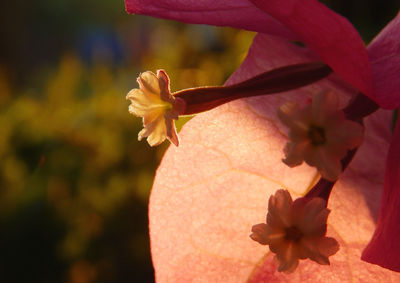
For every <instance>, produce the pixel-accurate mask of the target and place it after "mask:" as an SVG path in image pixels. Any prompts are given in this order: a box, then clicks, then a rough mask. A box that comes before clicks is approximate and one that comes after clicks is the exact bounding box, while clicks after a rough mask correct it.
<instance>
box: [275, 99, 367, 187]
mask: <svg viewBox="0 0 400 283" xmlns="http://www.w3.org/2000/svg"><path fill="white" fill-rule="evenodd" d="M338 105H339V100H338V98H337V96H336V95H335V94H334V93H332V92H325V93H323V92H320V93H319V94H317V95H316V96H315V97H314V99H313V100H312V103H311V104H309V105H307V106H305V107H304V108H302V109H299V107H298V106H297V105H296V104H295V103H286V104H284V105H283V106H281V107H280V108H279V110H278V117H279V119H280V120H281V121H282V122H283V123H284V124H285V125H286V126H288V127H289V142H288V143H287V144H286V147H285V154H286V158H285V159H284V160H283V162H284V163H286V164H287V165H289V166H290V167H294V166H298V165H300V164H301V163H303V161H305V162H306V163H307V164H308V165H310V166H314V167H316V168H317V169H318V171H319V172H320V174H321V175H322V177H323V178H325V179H327V180H330V181H334V180H336V179H337V178H338V177H339V174H340V173H341V171H342V165H341V163H340V161H341V159H342V158H343V157H344V156H345V155H346V153H347V151H348V150H349V149H353V148H355V147H358V146H360V145H361V143H362V137H363V127H362V126H361V125H360V124H358V123H356V122H353V121H349V120H346V119H345V116H344V113H343V111H341V110H338Z"/></svg>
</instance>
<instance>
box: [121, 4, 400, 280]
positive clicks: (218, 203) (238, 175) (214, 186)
mask: <svg viewBox="0 0 400 283" xmlns="http://www.w3.org/2000/svg"><path fill="white" fill-rule="evenodd" d="M232 2H234V3H233V4H232ZM300 3H301V4H300ZM126 6H127V10H128V12H131V13H144V14H149V15H152V16H157V17H163V18H169V19H176V20H181V21H184V22H190V23H205V24H212V25H221V26H233V27H237V28H245V29H249V30H254V31H258V32H261V33H266V34H259V35H257V36H256V38H255V40H254V42H253V45H252V47H251V49H250V51H249V55H248V57H247V58H246V60H245V62H244V63H243V64H242V66H241V67H240V68H239V69H238V70H237V71H236V72H235V74H234V75H233V76H232V77H231V78H230V79H229V80H228V82H227V83H228V84H229V83H235V82H240V81H243V80H245V79H248V78H250V77H252V76H254V75H257V74H259V73H261V72H264V71H266V70H269V69H273V68H277V67H280V66H284V65H289V64H294V63H303V62H309V61H314V60H318V59H320V60H321V59H322V60H324V61H325V62H326V63H327V64H329V65H330V66H331V67H332V68H333V69H334V71H335V72H336V74H334V75H332V76H330V77H329V78H328V79H325V80H323V81H321V82H320V83H318V84H313V85H311V86H308V87H304V88H301V89H299V90H297V91H291V92H287V93H283V94H279V95H273V96H268V97H258V98H249V99H243V100H240V101H236V102H232V103H229V104H226V105H223V106H221V107H219V108H217V109H214V110H212V111H210V112H207V113H203V114H200V115H198V116H197V117H195V118H194V119H192V120H191V121H190V122H189V123H187V125H185V127H184V129H183V130H182V131H181V134H180V136H181V147H180V148H172V147H170V148H169V150H168V151H167V153H166V155H165V157H164V159H163V161H162V163H161V165H160V168H159V169H158V171H157V176H156V179H155V183H154V187H153V191H152V195H151V200H150V235H151V248H152V255H153V263H154V266H155V269H156V278H157V279H158V280H159V281H160V282H175V281H178V282H186V281H191V280H194V278H196V279H199V280H203V281H207V282H241V281H246V280H248V281H250V282H262V281H267V280H272V281H273V280H275V281H279V280H281V281H291V280H301V281H307V280H308V281H309V282H338V281H339V280H342V281H352V280H353V281H357V280H359V281H363V282H368V281H370V282H395V281H398V280H399V279H400V275H399V274H397V273H393V272H391V271H389V270H387V269H383V268H380V267H378V266H376V265H371V264H368V263H366V262H363V261H361V260H360V256H361V252H362V250H363V249H364V247H365V246H366V245H367V243H368V242H369V240H370V239H371V236H372V234H373V232H374V230H375V228H376V225H377V230H376V233H375V235H374V238H373V240H372V242H371V244H370V245H369V247H368V249H367V250H366V251H365V253H364V257H363V258H365V259H366V260H367V261H369V262H372V263H377V264H380V265H382V266H384V267H387V268H391V269H393V270H397V271H400V257H399V256H398V255H399V254H400V245H398V244H397V245H395V244H394V243H395V242H396V241H398V238H399V236H400V230H399V225H398V223H399V222H400V212H399V207H400V191H399V183H400V181H399V175H400V172H399V164H398V163H399V159H400V158H399V154H400V127H399V126H397V129H396V132H395V134H394V136H393V137H392V132H391V128H390V125H391V112H389V111H384V110H379V111H378V112H376V113H375V114H373V115H371V116H370V117H368V118H367V119H365V127H366V133H365V141H364V144H363V145H362V146H361V147H360V149H359V151H358V152H357V154H356V156H355V158H354V160H353V162H352V163H351V164H350V166H349V168H348V169H347V170H346V171H345V173H344V174H343V176H342V178H340V179H339V181H338V182H337V183H336V185H335V187H334V189H333V193H332V196H331V198H330V200H329V205H328V207H329V208H330V209H331V210H332V213H331V215H330V217H329V220H328V234H327V235H328V236H331V237H335V238H336V239H337V240H338V241H339V243H340V245H341V249H340V251H339V252H338V254H337V255H335V256H333V257H332V260H331V266H330V267H325V266H324V267H322V266H319V265H316V264H314V263H312V262H309V261H304V262H302V263H301V264H300V265H299V269H298V271H296V272H295V273H294V274H293V275H291V276H290V277H287V276H286V275H282V274H278V273H276V267H275V266H274V265H273V263H272V261H271V259H272V257H271V255H269V254H268V253H267V250H266V249H265V248H264V247H262V246H260V245H257V243H254V242H253V241H251V240H249V239H248V234H249V231H250V229H251V226H252V225H254V224H256V223H260V222H262V220H263V217H264V216H265V213H266V211H267V207H266V202H267V201H266V200H267V199H268V198H269V196H270V195H271V194H272V193H274V192H275V191H276V190H278V189H280V188H286V189H288V190H289V191H290V192H291V194H292V197H298V196H300V195H301V194H303V193H304V191H305V190H306V189H307V188H308V187H309V186H310V184H311V182H312V180H313V178H314V176H315V170H314V169H312V168H309V167H307V166H306V165H303V166H301V167H298V168H295V169H290V168H288V167H286V166H285V165H284V164H283V163H282V162H281V159H282V157H283V153H282V148H283V145H284V144H285V142H286V136H285V130H284V127H283V126H282V125H281V124H279V122H278V121H277V118H276V115H275V113H276V109H277V108H278V107H279V106H280V105H282V104H283V103H284V102H286V101H287V100H288V99H290V100H296V101H298V103H305V101H306V100H307V98H309V96H310V94H311V93H315V92H316V91H320V90H323V89H326V88H330V89H333V90H335V91H336V92H337V93H339V94H340V95H341V99H342V105H345V103H346V102H347V101H348V99H349V98H350V97H351V96H352V95H354V94H355V92H356V89H357V90H360V91H362V92H363V93H364V94H366V95H368V96H369V97H371V98H372V99H374V100H375V101H376V102H377V103H378V104H379V105H381V106H382V107H384V108H389V109H393V108H397V107H399V106H400V93H399V92H400V91H399V90H400V80H398V79H397V76H398V74H399V73H400V52H399V50H400V36H398V34H399V32H400V15H397V17H396V18H395V19H394V20H393V21H392V22H391V23H390V24H389V25H388V26H387V27H386V28H385V29H384V30H383V31H382V32H381V33H380V34H379V35H378V36H377V37H376V39H375V40H374V41H373V42H372V43H371V45H370V46H369V48H368V55H367V52H366V50H365V47H364V45H363V42H362V40H361V38H360V37H359V36H358V33H357V32H356V31H355V30H354V28H353V27H352V26H351V24H349V22H348V21H347V20H346V19H344V18H343V17H342V16H340V15H337V14H336V13H334V12H332V11H331V10H329V9H327V8H326V7H325V6H323V5H322V4H320V3H319V2H317V1H314V0H301V1H300V0H286V1H277V0H271V1H251V2H250V1H212V2H211V1H183V0H182V1H171V0H170V1H167V0H159V1H157V2H155V1H146V0H141V1H135V0H126ZM267 34H271V35H281V36H282V37H281V38H278V37H274V36H269V35H267ZM291 39H298V40H301V41H303V42H304V43H305V44H306V46H307V47H304V48H303V47H299V46H297V45H294V44H293V43H292V42H291V41H290V40H291ZM370 66H371V68H370ZM371 70H372V75H371ZM345 82H346V83H345ZM350 85H351V86H350ZM390 142H391V146H390V154H389V156H388V157H389V158H388V160H387V161H386V162H385V158H386V156H387V151H388V148H389V145H390ZM385 163H386V165H387V170H386V173H385V174H384V170H383V169H382V168H385ZM384 177H385V180H384ZM383 183H384V184H385V185H384V191H383V197H382V203H381V205H379V203H377V201H376V200H377V199H379V198H380V197H381V193H382V187H383ZM379 206H381V209H380V211H379ZM378 211H379V218H378ZM377 220H378V222H377V224H376V221H377ZM355 231H356V232H357V233H355ZM392 243H393V245H392Z"/></svg>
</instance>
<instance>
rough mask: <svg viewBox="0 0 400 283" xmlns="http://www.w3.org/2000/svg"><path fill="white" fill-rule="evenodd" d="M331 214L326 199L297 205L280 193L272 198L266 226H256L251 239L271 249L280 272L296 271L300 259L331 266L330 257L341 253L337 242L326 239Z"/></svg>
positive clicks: (303, 201)
mask: <svg viewBox="0 0 400 283" xmlns="http://www.w3.org/2000/svg"><path fill="white" fill-rule="evenodd" d="M329 212H330V210H329V209H327V208H326V201H325V200H323V199H322V198H312V199H311V200H310V199H306V198H298V199H296V200H295V201H294V202H293V200H292V197H291V196H290V193H289V192H288V191H286V190H278V191H277V192H276V193H275V195H272V196H270V198H269V202H268V214H267V221H266V224H265V223H260V224H257V225H254V226H253V227H252V229H251V231H252V232H253V233H252V234H251V235H250V238H252V239H253V240H254V241H257V242H259V243H260V244H262V245H269V249H270V250H271V252H273V253H275V254H276V255H275V257H274V261H275V262H276V264H277V265H278V271H280V272H285V273H291V272H293V271H295V269H296V268H297V266H298V264H299V259H306V258H309V259H311V260H312V261H315V262H317V263H319V264H321V265H328V264H329V256H331V255H334V254H335V253H336V252H337V251H338V250H339V243H338V242H337V241H336V240H335V239H334V238H330V237H325V234H326V221H327V218H328V214H329Z"/></svg>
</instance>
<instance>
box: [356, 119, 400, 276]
mask: <svg viewBox="0 0 400 283" xmlns="http://www.w3.org/2000/svg"><path fill="white" fill-rule="evenodd" d="M399 161H400V123H399V122H397V127H396V130H395V133H394V136H393V140H392V143H391V145H390V148H389V153H388V158H387V162H386V174H385V184H384V188H383V196H382V200H381V206H380V207H381V208H380V211H379V218H378V223H377V228H376V230H375V233H374V236H373V237H372V240H371V242H370V243H369V244H368V246H367V247H366V249H365V250H364V252H363V256H362V259H363V260H365V261H367V262H370V263H375V264H378V265H380V266H382V267H385V268H389V269H391V270H395V271H400V257H399V255H400V242H399V239H400V166H399Z"/></svg>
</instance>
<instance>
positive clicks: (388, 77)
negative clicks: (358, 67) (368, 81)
mask: <svg viewBox="0 0 400 283" xmlns="http://www.w3.org/2000/svg"><path fill="white" fill-rule="evenodd" d="M399 34H400V12H399V13H398V14H397V16H396V17H395V18H394V19H393V20H392V21H391V22H390V23H389V24H388V25H387V26H386V27H385V28H384V29H383V30H382V31H381V32H380V33H379V34H378V35H377V36H376V37H375V38H374V40H373V41H372V43H371V44H370V45H369V46H368V54H369V58H370V60H371V68H372V74H373V78H374V91H375V101H377V102H378V104H379V105H380V106H381V107H384V108H388V109H394V108H398V107H399V106H400V98H399V97H400V80H399V73H400V35H399Z"/></svg>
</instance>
